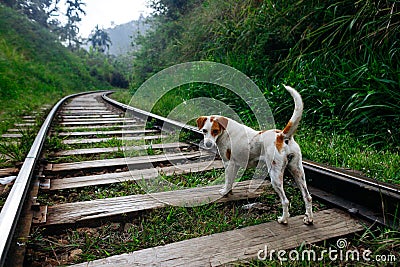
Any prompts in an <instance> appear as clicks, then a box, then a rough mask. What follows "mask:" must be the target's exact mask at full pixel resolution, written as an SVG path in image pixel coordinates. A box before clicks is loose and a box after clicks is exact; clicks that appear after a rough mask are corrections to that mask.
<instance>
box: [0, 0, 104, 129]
mask: <svg viewBox="0 0 400 267" xmlns="http://www.w3.org/2000/svg"><path fill="white" fill-rule="evenodd" d="M85 57H87V55H86V54H82V55H79V56H78V55H77V54H73V53H72V52H70V51H69V50H68V49H66V48H65V47H64V46H62V45H61V44H60V43H59V42H58V41H57V37H56V36H54V35H53V34H52V33H50V32H49V30H48V29H45V28H43V27H41V26H39V25H38V24H37V23H35V22H32V21H30V20H28V19H27V18H26V17H24V16H22V15H21V14H19V13H17V12H15V11H14V10H12V9H10V8H7V7H5V6H3V5H1V4H0V88H1V90H0V120H1V121H2V123H1V127H0V133H1V132H2V131H4V129H5V128H6V127H7V125H10V124H11V123H13V121H14V120H15V117H16V116H18V115H20V114H22V113H26V112H27V111H29V110H32V109H35V108H36V107H38V106H40V105H42V104H44V103H48V102H51V103H53V102H55V101H56V100H58V99H59V98H61V97H62V96H63V95H66V94H69V93H72V92H77V91H83V90H93V89H95V88H101V87H103V88H104V87H105V86H109V85H108V84H107V83H106V82H100V81H99V79H98V75H97V76H96V77H97V78H96V77H93V76H91V73H92V74H93V72H94V71H93V69H94V67H93V66H92V67H91V68H92V69H90V68H89V67H88V66H87V65H86V63H85ZM98 72H99V71H98V70H96V71H95V73H98Z"/></svg>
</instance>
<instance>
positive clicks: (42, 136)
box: [0, 91, 101, 266]
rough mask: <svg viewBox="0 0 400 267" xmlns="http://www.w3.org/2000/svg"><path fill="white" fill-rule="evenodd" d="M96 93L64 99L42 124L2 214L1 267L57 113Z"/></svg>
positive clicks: (0, 221)
mask: <svg viewBox="0 0 400 267" xmlns="http://www.w3.org/2000/svg"><path fill="white" fill-rule="evenodd" d="M94 92H101V91H91V92H83V93H77V94H73V95H69V96H66V97H64V98H62V99H61V100H60V101H58V102H57V104H55V105H54V106H53V108H52V109H51V111H50V113H49V114H48V116H47V118H46V120H45V121H44V123H43V124H42V126H41V128H40V130H39V132H38V134H37V136H36V138H35V140H34V142H33V144H32V146H31V149H30V151H29V153H28V155H27V156H26V158H25V160H24V163H23V165H22V167H21V169H20V171H19V173H18V176H17V178H16V179H15V182H14V184H13V186H12V188H11V190H10V193H9V195H8V197H7V199H6V202H5V203H4V206H3V208H2V210H1V213H0V256H1V259H0V266H3V265H4V263H5V260H6V257H7V252H8V249H9V247H10V243H11V241H12V238H13V235H14V231H15V228H16V226H17V222H18V219H19V216H20V213H21V209H22V206H23V204H24V201H25V197H26V194H27V192H28V189H29V187H30V182H31V178H32V175H33V173H34V168H35V165H36V163H37V161H38V159H39V156H40V153H41V150H42V148H43V143H44V141H45V140H46V136H47V133H48V131H49V128H50V125H51V123H52V121H53V119H54V117H55V115H56V112H57V111H58V109H59V108H60V107H61V105H62V104H63V103H64V102H65V101H66V100H68V99H70V98H72V97H76V96H80V95H85V94H90V93H94Z"/></svg>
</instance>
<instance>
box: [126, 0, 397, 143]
mask: <svg viewBox="0 0 400 267" xmlns="http://www.w3.org/2000/svg"><path fill="white" fill-rule="evenodd" d="M152 3H153V6H155V7H157V8H158V9H156V16H155V18H154V20H155V22H154V25H155V26H156V28H155V29H154V30H153V31H151V32H149V33H148V35H147V36H145V37H142V38H141V39H140V40H139V41H138V44H139V45H141V50H140V51H139V52H138V53H137V55H136V61H135V66H134V77H135V78H134V82H136V85H135V86H138V85H140V84H141V83H142V82H143V81H144V80H145V79H147V78H148V77H150V76H151V75H153V74H154V73H156V72H158V71H159V70H161V69H163V68H165V67H168V66H171V65H173V64H176V63H181V62H185V61H193V60H211V61H216V62H220V63H225V64H227V65H230V66H232V67H235V68H237V69H239V70H240V71H242V72H244V73H245V74H247V75H249V76H250V77H251V78H252V79H253V80H254V81H255V82H256V83H257V84H258V85H259V87H260V88H262V90H263V91H264V95H265V96H266V97H267V98H268V101H269V103H270V106H271V107H272V108H273V111H274V113H275V114H276V115H279V117H280V118H289V117H290V115H291V113H292V110H293V107H292V106H293V103H292V99H290V98H288V95H287V94H286V92H285V91H284V90H282V88H281V87H279V86H278V85H280V84H282V83H286V84H290V85H293V86H295V87H296V88H297V89H298V90H299V91H300V92H301V94H302V96H303V99H304V102H305V112H304V120H303V122H302V123H305V124H308V125H311V126H316V127H318V128H320V129H323V130H331V129H334V130H336V131H346V130H347V131H351V132H354V133H355V134H357V135H359V136H361V137H362V138H361V141H363V142H366V143H369V144H374V145H376V146H377V147H381V148H382V147H383V148H388V149H391V150H396V151H397V150H398V148H399V146H398V143H399V141H400V130H399V129H400V110H399V107H400V105H399V102H400V94H399V90H398V88H399V86H400V76H399V73H400V67H399V64H398V62H399V58H400V55H399V53H400V45H399V41H398V40H399V34H400V2H399V1H372V0H366V1H356V2H354V1H350V0H330V1H321V0H317V1H304V0H289V1H273V0H263V1H258V0H245V1H234V0H215V1H207V0H204V1H188V5H189V8H181V9H179V8H177V9H174V8H176V7H180V6H179V5H178V4H179V1H164V0H159V1H157V0H154V1H152ZM166 7H167V8H166ZM168 7H169V8H170V9H168ZM171 10H175V12H173V13H169V11H171ZM199 91H202V92H203V94H205V95H207V94H208V93H209V92H211V91H212V89H210V88H201V89H199ZM192 92H193V94H191V95H190V97H193V95H195V94H197V91H196V90H193V91H192ZM185 94H186V92H185ZM183 98H186V95H185V97H183ZM228 104H232V103H228ZM234 106H236V107H238V109H241V111H242V114H247V112H246V110H247V107H246V106H244V105H243V104H240V103H235V104H234ZM243 120H245V121H246V120H247V118H243ZM278 123H282V124H284V123H286V121H279V122H278Z"/></svg>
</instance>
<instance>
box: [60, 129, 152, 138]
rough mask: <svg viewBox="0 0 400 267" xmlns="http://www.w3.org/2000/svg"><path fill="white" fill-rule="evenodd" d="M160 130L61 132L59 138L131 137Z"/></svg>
mask: <svg viewBox="0 0 400 267" xmlns="http://www.w3.org/2000/svg"><path fill="white" fill-rule="evenodd" d="M159 132H160V130H155V129H153V130H143V129H142V130H119V131H118V130H117V131H90V132H62V133H58V135H59V136H88V135H123V134H124V135H132V134H149V133H159Z"/></svg>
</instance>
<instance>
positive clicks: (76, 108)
mask: <svg viewBox="0 0 400 267" xmlns="http://www.w3.org/2000/svg"><path fill="white" fill-rule="evenodd" d="M62 110H64V111H69V110H78V111H81V110H85V111H86V110H106V106H105V105H96V106H94V107H93V106H90V107H87V106H86V107H85V106H75V107H74V106H65V107H63V109H62Z"/></svg>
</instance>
